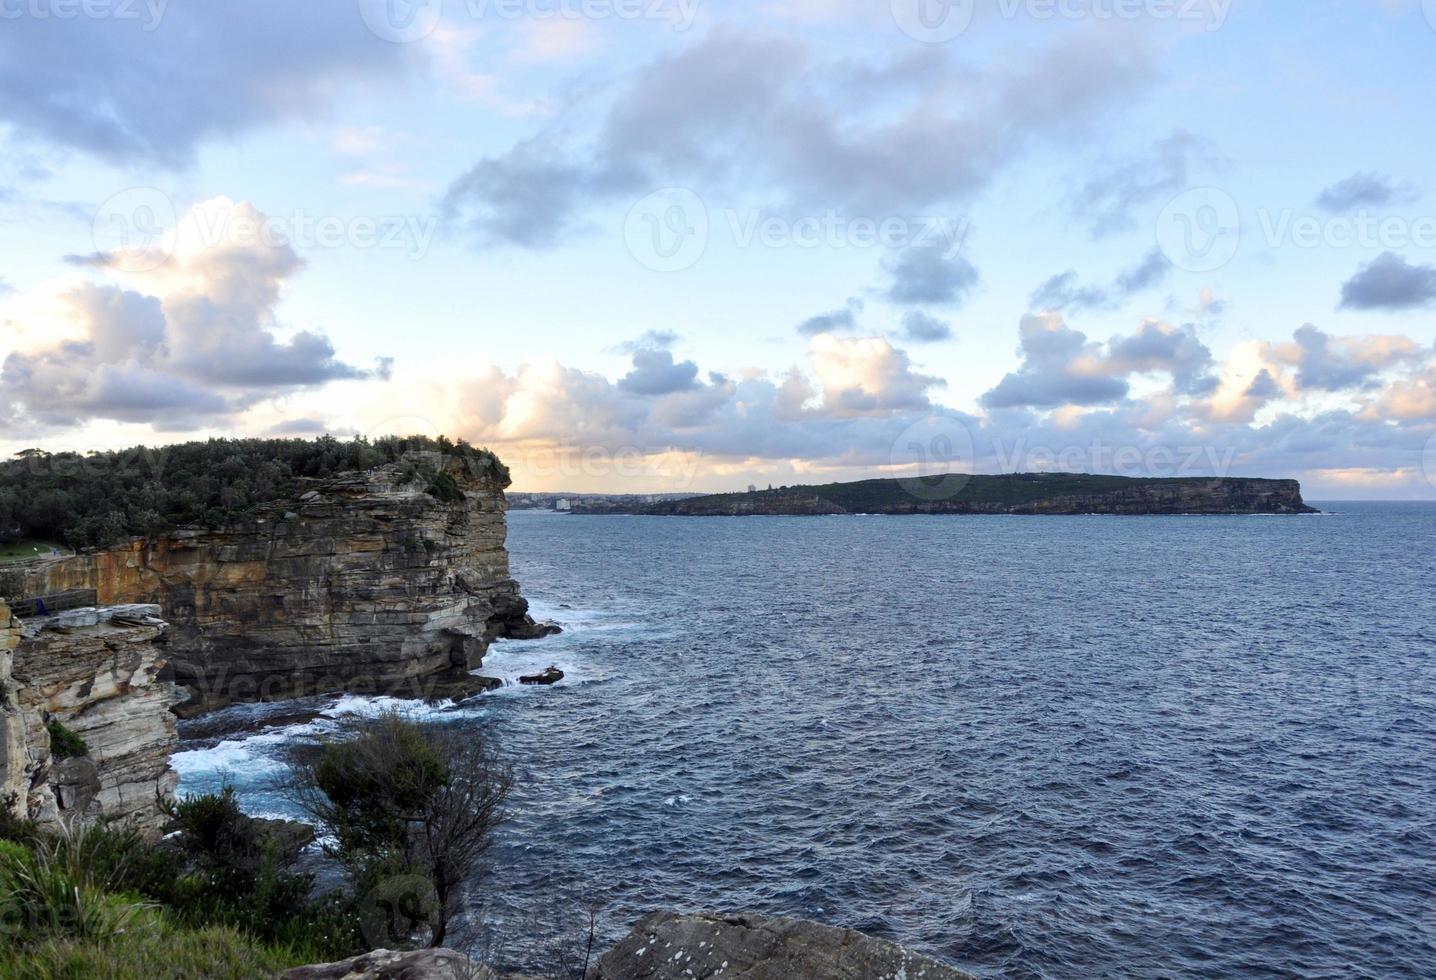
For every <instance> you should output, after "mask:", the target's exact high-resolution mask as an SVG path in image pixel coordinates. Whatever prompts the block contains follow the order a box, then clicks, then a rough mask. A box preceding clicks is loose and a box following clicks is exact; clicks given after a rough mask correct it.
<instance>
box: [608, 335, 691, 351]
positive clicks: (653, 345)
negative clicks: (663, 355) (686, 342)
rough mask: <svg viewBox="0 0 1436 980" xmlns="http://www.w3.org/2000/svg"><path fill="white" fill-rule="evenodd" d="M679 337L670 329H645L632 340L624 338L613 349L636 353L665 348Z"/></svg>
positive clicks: (676, 341)
mask: <svg viewBox="0 0 1436 980" xmlns="http://www.w3.org/2000/svg"><path fill="white" fill-rule="evenodd" d="M681 339H682V338H681V337H680V336H679V335H678V334H677V333H675V332H674V331H672V330H645V331H644V332H643V333H642V334H640V335H639V336H637V337H635V338H634V339H633V340H625V341H624V342H623V343H621V344H619V345H618V346H617V347H615V348H614V350H616V351H617V352H618V353H620V354H636V353H638V352H639V351H645V350H667V349H668V348H670V347H672V346H673V345H674V344H676V343H678V341H679V340H681Z"/></svg>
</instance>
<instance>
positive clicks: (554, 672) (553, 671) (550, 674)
mask: <svg viewBox="0 0 1436 980" xmlns="http://www.w3.org/2000/svg"><path fill="white" fill-rule="evenodd" d="M561 680H563V671H561V670H559V669H558V668H557V667H553V666H549V667H545V668H544V669H543V670H541V671H539V672H538V673H537V674H524V675H522V676H521V677H519V683H520V684H557V683H558V682H559V681H561Z"/></svg>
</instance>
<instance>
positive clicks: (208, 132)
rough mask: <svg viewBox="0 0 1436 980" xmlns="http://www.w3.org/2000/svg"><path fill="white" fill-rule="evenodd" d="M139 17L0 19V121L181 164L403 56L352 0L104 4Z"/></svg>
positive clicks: (120, 154) (69, 143) (318, 102)
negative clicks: (0, 22)
mask: <svg viewBox="0 0 1436 980" xmlns="http://www.w3.org/2000/svg"><path fill="white" fill-rule="evenodd" d="M121 7H126V8H128V9H129V10H130V11H132V12H134V13H135V14H136V16H133V17H129V16H126V17H121V16H110V17H103V18H96V17H83V16H80V17H72V18H59V17H53V16H51V17H43V18H38V17H33V16H28V15H22V16H19V17H6V18H5V20H4V28H3V30H0V91H3V92H4V93H5V98H4V99H3V100H0V122H3V123H6V124H9V125H10V126H12V127H14V129H15V131H16V132H17V133H19V134H21V135H25V136H31V137H38V138H40V139H43V140H45V141H48V142H49V143H52V144H55V145H58V146H63V147H68V148H74V149H78V150H81V151H84V152H87V153H91V154H94V155H96V156H98V157H101V158H103V159H105V160H109V161H112V162H117V163H130V162H143V163H153V164H159V165H162V166H183V165H185V164H187V163H189V162H190V161H191V160H192V158H193V156H194V152H195V149H196V148H197V147H198V146H199V145H200V144H201V143H203V142H204V141H206V140H209V139H214V138H223V137H227V136H232V135H234V134H236V133H239V132H242V131H244V130H246V129H250V128H252V127H255V126H260V125H264V124H266V123H269V122H272V121H274V120H277V119H281V118H285V117H293V116H297V115H303V114H306V113H311V112H313V111H314V110H315V109H316V108H318V107H320V106H323V105H325V104H327V103H328V102H329V100H330V98H331V97H332V95H333V93H334V89H335V85H336V83H338V82H341V81H345V80H348V81H355V82H358V81H366V80H367V81H377V80H380V79H383V78H384V76H386V75H389V74H391V73H393V72H394V71H395V70H396V69H397V68H399V67H400V66H401V64H402V59H404V58H405V57H407V53H406V50H405V49H406V46H405V45H399V44H389V43H386V42H384V41H381V40H380V39H378V38H377V37H375V36H374V35H372V34H371V33H369V31H368V30H367V29H366V28H365V26H364V22H363V19H362V18H361V17H360V16H359V12H358V10H357V8H356V7H355V6H354V5H353V4H345V3H294V2H292V0H249V2H246V3H243V4H231V3H168V4H164V5H158V6H156V7H155V9H160V8H161V7H162V10H163V16H161V17H159V18H158V19H157V20H155V19H154V18H152V17H151V11H150V10H149V9H148V8H147V6H146V4H144V3H137V4H131V5H122V4H118V3H116V4H111V5H110V8H111V9H112V10H119V9H120V8H121Z"/></svg>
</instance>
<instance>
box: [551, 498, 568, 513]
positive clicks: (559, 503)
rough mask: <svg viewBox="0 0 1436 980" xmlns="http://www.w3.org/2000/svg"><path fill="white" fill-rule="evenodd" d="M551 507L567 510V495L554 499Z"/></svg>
mask: <svg viewBox="0 0 1436 980" xmlns="http://www.w3.org/2000/svg"><path fill="white" fill-rule="evenodd" d="M553 509H554V510H568V509H569V504H568V498H567V497H559V498H558V499H557V500H555V501H554V502H553Z"/></svg>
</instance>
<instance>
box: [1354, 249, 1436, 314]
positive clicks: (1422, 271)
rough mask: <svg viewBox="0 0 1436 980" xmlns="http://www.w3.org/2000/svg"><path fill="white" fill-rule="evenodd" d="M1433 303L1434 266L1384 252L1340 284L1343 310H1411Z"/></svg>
mask: <svg viewBox="0 0 1436 980" xmlns="http://www.w3.org/2000/svg"><path fill="white" fill-rule="evenodd" d="M1433 302H1436V268H1433V267H1432V266H1429V265H1412V264H1410V263H1409V262H1407V261H1406V260H1405V259H1404V258H1402V257H1401V256H1399V255H1397V254H1396V253H1395V252H1383V253H1382V254H1381V255H1379V256H1377V257H1376V258H1375V259H1373V260H1372V261H1371V262H1369V263H1368V264H1366V265H1364V266H1362V267H1361V268H1360V269H1359V270H1357V273H1356V275H1354V276H1352V277H1351V279H1350V280H1348V281H1347V282H1346V284H1345V285H1343V286H1342V287H1341V306H1340V307H1339V308H1340V309H1343V310H1414V309H1418V308H1420V307H1424V306H1429V305H1431V304H1432V303H1433Z"/></svg>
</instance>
